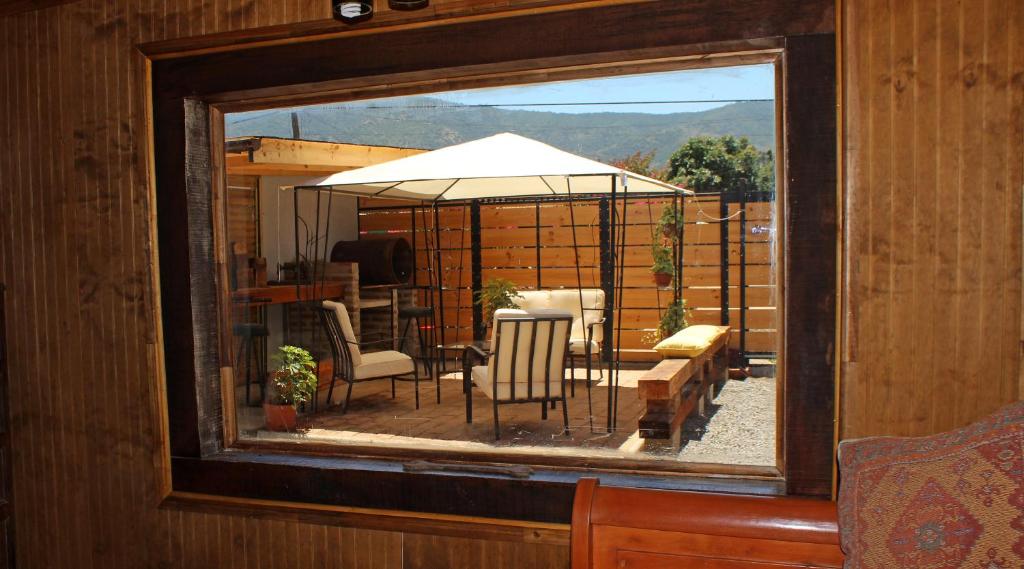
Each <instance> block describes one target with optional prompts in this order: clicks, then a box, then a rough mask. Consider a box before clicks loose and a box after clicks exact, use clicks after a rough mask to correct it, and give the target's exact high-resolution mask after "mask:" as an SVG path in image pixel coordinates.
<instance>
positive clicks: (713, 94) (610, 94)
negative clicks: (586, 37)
mask: <svg viewBox="0 0 1024 569" xmlns="http://www.w3.org/2000/svg"><path fill="white" fill-rule="evenodd" d="M774 73H775V72H774V68H773V67H772V66H771V65H748V66H742V67H723V68H716V69H696V70H690V71H673V72H668V73H651V74H646V75H629V76H622V77H609V78H604V79H588V80H577V81H564V82H556V83H541V84H536V85H523V86H517V87H499V88H491V89H474V90H469V91H453V92H448V93H435V94H431V95H429V96H431V97H435V98H438V99H443V100H445V101H450V102H452V103H459V104H464V105H507V106H503V107H502V108H509V109H522V110H538V111H548V112H561V113H584V112H588V113H592V112H638V113H650V114H667V113H679V112H694V111H703V110H707V109H711V108H714V107H720V106H722V105H723V104H726V103H717V104H715V103H687V104H642V105H634V104H625V105H623V104H616V105H580V106H526V107H522V106H518V105H522V104H524V103H526V104H531V103H532V104H552V103H555V104H557V105H565V104H568V103H579V102H586V103H608V102H632V101H683V100H685V101H692V100H715V101H719V100H727V101H728V100H735V99H744V100H746V99H774V98H775V80H774ZM399 101H400V99H391V100H388V101H387V102H386V103H385V102H384V101H380V102H381V104H389V105H390V104H399Z"/></svg>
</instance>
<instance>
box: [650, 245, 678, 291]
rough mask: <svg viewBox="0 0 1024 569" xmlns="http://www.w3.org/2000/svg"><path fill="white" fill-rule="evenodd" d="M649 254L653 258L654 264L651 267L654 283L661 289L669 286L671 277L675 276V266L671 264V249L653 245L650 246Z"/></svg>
mask: <svg viewBox="0 0 1024 569" xmlns="http://www.w3.org/2000/svg"><path fill="white" fill-rule="evenodd" d="M651 254H652V255H653V256H654V264H653V265H651V272H652V273H654V283H655V284H657V285H658V286H659V287H663V288H664V287H667V286H669V285H670V284H672V276H673V275H675V274H676V268H675V265H673V264H672V249H670V248H668V247H666V246H664V245H661V244H659V243H655V244H653V245H651Z"/></svg>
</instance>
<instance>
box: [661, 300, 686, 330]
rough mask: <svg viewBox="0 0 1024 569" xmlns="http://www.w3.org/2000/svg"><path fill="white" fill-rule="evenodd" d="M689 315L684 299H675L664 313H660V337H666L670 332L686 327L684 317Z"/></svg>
mask: <svg viewBox="0 0 1024 569" xmlns="http://www.w3.org/2000/svg"><path fill="white" fill-rule="evenodd" d="M688 315H689V310H687V308H686V301H685V300H682V299H680V300H677V301H675V302H673V303H672V304H670V305H669V306H668V309H666V310H665V314H662V315H661V324H660V325H659V326H658V328H659V329H660V330H661V337H662V338H668V337H669V336H671V335H672V334H675V333H676V332H678V331H680V330H682V329H683V328H686V324H687V323H686V317H687V316H688Z"/></svg>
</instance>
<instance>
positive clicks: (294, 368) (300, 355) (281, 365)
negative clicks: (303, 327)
mask: <svg viewBox="0 0 1024 569" xmlns="http://www.w3.org/2000/svg"><path fill="white" fill-rule="evenodd" d="M274 364H275V365H276V366H277V369H275V370H274V372H273V373H272V374H271V377H272V378H273V393H274V394H273V396H272V397H271V398H270V401H268V402H267V403H265V404H264V405H263V408H264V411H265V412H266V415H267V428H268V429H270V430H272V431H292V430H295V426H296V424H297V417H296V413H295V406H296V405H298V404H300V403H306V402H307V401H310V400H311V399H312V398H313V397H316V384H317V380H316V374H315V373H314V370H315V369H316V362H314V361H313V356H311V355H310V354H309V352H308V351H306V350H304V349H302V348H298V347H296V346H281V347H280V348H278V350H277V353H276V354H275V355H274Z"/></svg>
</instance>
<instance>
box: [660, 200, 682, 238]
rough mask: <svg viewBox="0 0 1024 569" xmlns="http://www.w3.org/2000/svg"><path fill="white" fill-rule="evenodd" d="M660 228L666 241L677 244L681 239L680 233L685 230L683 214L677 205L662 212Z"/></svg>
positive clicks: (670, 206) (667, 207) (666, 207)
mask: <svg viewBox="0 0 1024 569" xmlns="http://www.w3.org/2000/svg"><path fill="white" fill-rule="evenodd" d="M658 227H659V228H661V233H662V235H664V236H665V238H666V239H671V240H672V241H673V242H675V241H676V240H677V239H678V238H679V231H680V230H681V229H682V228H683V212H682V210H680V209H679V208H677V207H676V206H675V205H669V206H665V209H663V210H661V218H660V219H659V220H658Z"/></svg>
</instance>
